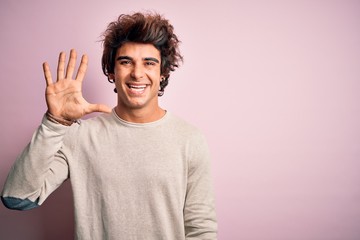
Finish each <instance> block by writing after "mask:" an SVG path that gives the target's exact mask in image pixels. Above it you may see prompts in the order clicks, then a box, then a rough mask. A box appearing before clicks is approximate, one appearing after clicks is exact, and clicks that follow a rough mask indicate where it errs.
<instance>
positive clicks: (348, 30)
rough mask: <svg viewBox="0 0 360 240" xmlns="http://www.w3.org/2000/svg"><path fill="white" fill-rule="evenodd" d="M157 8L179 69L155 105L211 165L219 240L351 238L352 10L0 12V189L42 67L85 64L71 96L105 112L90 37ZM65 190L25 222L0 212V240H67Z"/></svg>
mask: <svg viewBox="0 0 360 240" xmlns="http://www.w3.org/2000/svg"><path fill="white" fill-rule="evenodd" d="M138 10H156V11H158V12H160V13H163V14H164V15H165V16H166V17H168V18H169V19H170V20H171V22H172V23H173V25H174V27H175V30H176V33H177V34H178V36H179V37H180V39H181V40H182V45H181V50H182V53H183V55H184V57H185V63H184V65H183V66H182V67H181V68H180V69H179V70H178V71H176V72H175V73H174V74H173V75H172V77H171V80H170V81H171V82H170V85H169V86H168V88H167V89H166V91H165V95H164V97H163V98H162V99H161V103H162V106H163V107H165V108H166V109H168V110H169V111H172V112H173V113H176V114H177V115H180V116H182V117H183V118H185V119H186V120H188V121H189V122H192V123H194V124H195V125H197V126H198V127H199V128H201V129H202V130H203V131H204V133H205V134H206V135H207V137H208V140H209V144H210V147H211V152H212V156H213V164H212V165H213V175H214V185H215V190H216V205H217V214H218V221H219V239H221V240H225V239H229V240H232V239H245V240H282V239H283V240H330V239H334V240H335V239H336V240H358V239H360V124H359V123H360V104H359V100H360V96H359V94H360V30H359V29H360V27H359V26H360V2H359V1H355V0H354V1H350V0H345V1H340V0H338V1H321V0H319V1H310V0H305V1H301V0H298V1H277V0H274V1H239V0H233V1H232V0H221V1H209V0H206V1H205V0H201V1H199V0H191V1H190V0H189V1H181V2H180V1H170V0H167V1H160V0H154V1H147V0H139V1H120V0H116V1H112V0H110V1H106V0H103V1H73V0H71V1H70V0H62V1H48V0H36V1H34V0H32V1H26V0H23V1H12V0H1V2H0V31H1V38H0V41H1V44H0V53H1V54H0V58H1V64H0V73H1V80H0V89H1V90H0V91H1V94H0V104H1V118H0V124H1V126H2V130H1V138H0V159H1V162H0V185H1V187H2V185H3V183H4V181H5V178H6V175H7V173H8V171H9V169H10V167H11V165H12V163H13V162H14V160H15V157H16V156H17V155H18V154H19V153H20V151H21V150H22V149H23V148H24V147H25V145H26V144H27V142H28V141H29V139H30V137H31V134H32V132H33V131H34V130H35V128H36V127H37V126H38V124H39V122H40V120H41V118H42V115H43V113H44V112H45V111H46V105H45V101H44V88H45V81H44V80H43V73H42V69H41V63H42V62H43V61H48V62H49V63H50V66H51V67H52V70H53V72H54V70H55V68H56V60H57V55H58V53H59V52H60V51H62V50H65V51H67V52H68V51H69V49H70V48H76V49H77V50H78V52H79V53H85V52H86V53H87V54H88V55H89V59H90V63H89V71H88V73H87V77H86V79H85V82H84V94H85V96H86V97H87V98H88V100H89V101H91V102H99V103H100V102H101V103H106V104H109V105H110V106H114V104H115V101H116V95H115V94H114V93H113V92H112V91H113V90H112V89H113V86H112V85H111V84H109V83H108V82H107V80H106V78H105V77H104V76H103V75H102V72H101V67H100V58H101V52H102V47H101V44H100V43H99V42H98V40H99V39H100V38H99V35H100V34H101V32H102V31H103V30H104V29H105V27H106V25H107V23H109V22H110V21H112V20H114V19H115V18H116V17H117V16H118V15H119V14H120V13H129V12H132V11H138ZM71 198H72V197H71V190H70V187H69V184H68V183H66V184H65V185H63V186H62V187H61V188H60V189H59V190H58V191H57V192H55V193H54V194H53V195H51V196H50V198H49V199H48V200H47V202H45V204H44V205H43V206H42V207H41V208H39V209H36V210H31V211H27V212H18V211H10V210H7V209H5V207H4V206H2V205H1V206H0V239H34V240H35V239H36V240H39V239H40V240H41V239H55V240H57V239H59V240H60V239H71V238H72V237H73V216H72V214H73V209H72V199H71Z"/></svg>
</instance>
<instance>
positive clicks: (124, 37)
mask: <svg viewBox="0 0 360 240" xmlns="http://www.w3.org/2000/svg"><path fill="white" fill-rule="evenodd" d="M127 42H134V43H150V44H152V45H153V46H154V47H155V48H156V49H157V50H159V52H160V57H161V67H160V72H161V76H162V77H163V80H162V81H161V83H160V89H159V93H158V95H159V96H162V95H163V93H164V89H165V87H166V86H167V85H168V81H169V76H170V71H174V70H175V68H177V67H178V65H179V62H181V61H182V56H181V55H180V52H179V48H178V45H179V40H178V38H177V36H176V35H175V34H174V32H173V26H172V25H171V24H170V23H169V21H168V20H166V19H164V18H163V17H162V16H160V15H159V14H142V13H135V14H132V15H124V14H123V15H120V16H119V18H118V19H117V21H114V22H111V23H110V24H109V25H108V28H107V29H106V31H105V32H104V39H103V45H104V51H103V56H102V69H103V72H104V74H105V75H106V76H107V77H108V79H109V80H110V76H111V75H112V74H114V66H115V61H116V59H115V57H116V53H117V50H118V49H119V48H120V47H121V46H123V45H124V44H125V43H127Z"/></svg>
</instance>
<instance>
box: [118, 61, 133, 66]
mask: <svg viewBox="0 0 360 240" xmlns="http://www.w3.org/2000/svg"><path fill="white" fill-rule="evenodd" d="M130 63H131V62H130V61H129V60H126V61H121V62H120V64H121V65H128V64H130Z"/></svg>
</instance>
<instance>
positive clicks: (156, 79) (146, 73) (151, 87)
mask: <svg viewBox="0 0 360 240" xmlns="http://www.w3.org/2000/svg"><path fill="white" fill-rule="evenodd" d="M160 65H161V57H160V51H159V50H158V49H156V48H155V47H154V45H152V44H144V43H133V42H128V43H125V44H123V45H122V46H121V47H120V48H119V49H118V50H117V52H116V57H115V67H114V74H110V77H111V78H114V79H115V86H116V89H117V93H118V105H120V106H121V107H123V108H124V109H127V110H134V109H142V108H148V109H149V110H152V109H151V108H154V109H155V108H157V107H158V91H159V86H160V79H161V74H160Z"/></svg>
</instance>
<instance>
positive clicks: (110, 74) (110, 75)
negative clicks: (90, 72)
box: [109, 73, 115, 81]
mask: <svg viewBox="0 0 360 240" xmlns="http://www.w3.org/2000/svg"><path fill="white" fill-rule="evenodd" d="M109 79H113V80H114V81H115V74H113V73H109Z"/></svg>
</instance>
